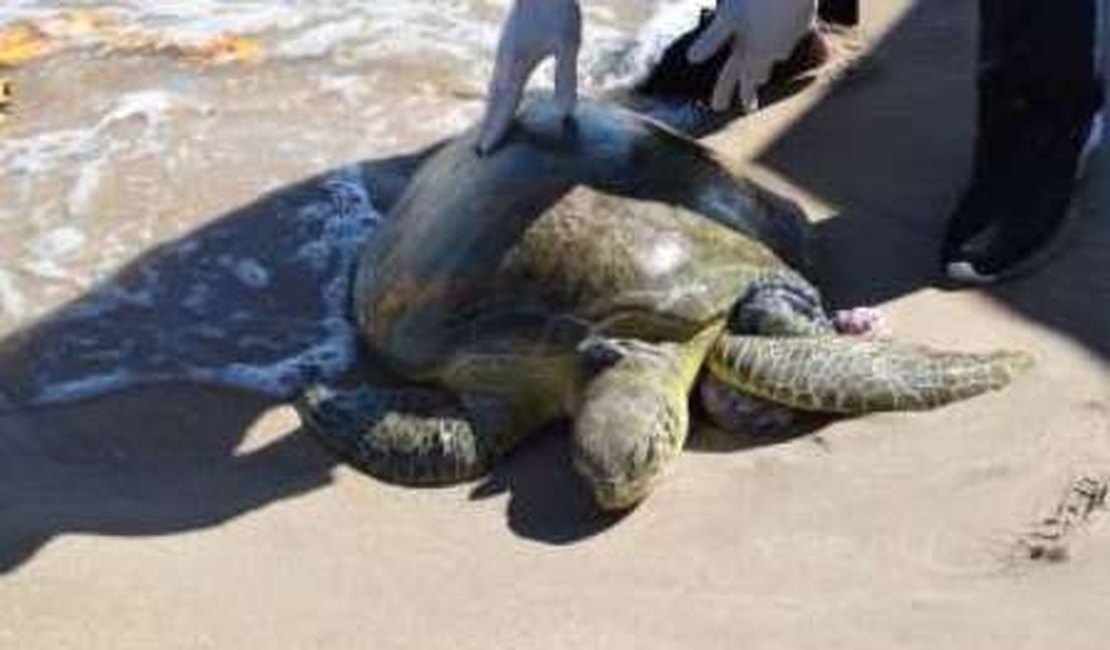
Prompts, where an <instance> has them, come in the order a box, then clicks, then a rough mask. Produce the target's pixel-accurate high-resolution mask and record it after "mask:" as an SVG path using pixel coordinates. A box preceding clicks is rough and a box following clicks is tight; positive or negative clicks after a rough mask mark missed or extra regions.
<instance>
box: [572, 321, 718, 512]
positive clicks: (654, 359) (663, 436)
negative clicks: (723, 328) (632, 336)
mask: <svg viewBox="0 0 1110 650" xmlns="http://www.w3.org/2000/svg"><path fill="white" fill-rule="evenodd" d="M719 331H720V330H719V328H711V329H710V330H707V331H706V332H703V333H701V334H699V335H698V336H696V337H695V338H694V339H693V340H692V341H691V342H688V343H685V344H676V343H663V344H650V343H645V342H641V341H626V340H617V341H614V340H602V341H600V342H599V343H598V344H597V347H598V348H599V350H598V351H597V353H596V355H595V354H591V351H590V350H586V351H585V352H586V356H587V358H590V357H594V356H597V357H602V358H603V360H602V364H603V365H604V366H605V367H604V369H603V370H601V371H600V372H599V373H598V374H597V375H596V376H594V378H593V379H592V380H591V381H590V383H589V384H588V385H587V387H586V391H585V395H584V397H583V401H582V407H581V409H580V410H579V413H578V417H577V418H576V420H575V424H574V466H575V469H576V470H577V471H578V473H579V474H580V475H581V476H582V478H583V479H585V481H586V482H587V483H588V484H589V486H590V488H591V489H592V490H593V493H594V497H595V499H596V501H597V504H598V505H599V506H600V507H601V508H603V509H605V510H625V509H628V508H631V507H633V506H635V505H636V504H637V503H639V502H640V501H641V500H642V499H643V498H644V497H646V496H647V495H648V494H649V493H650V492H651V490H652V488H653V487H654V485H655V483H656V481H657V479H658V478H659V477H660V476H661V475H662V474H663V471H664V470H665V469H666V467H667V466H668V465H669V463H670V461H672V460H673V459H674V458H676V457H677V456H678V454H679V453H680V452H681V451H682V447H683V445H684V444H685V441H686V435H687V433H688V432H689V428H690V426H689V424H690V414H689V393H690V389H691V387H692V385H693V382H694V380H695V378H696V377H697V373H698V368H699V367H700V365H701V361H702V359H704V357H705V352H706V350H707V349H708V346H709V345H710V343H711V340H712V339H713V338H715V337H716V336H717V335H718V332H719Z"/></svg>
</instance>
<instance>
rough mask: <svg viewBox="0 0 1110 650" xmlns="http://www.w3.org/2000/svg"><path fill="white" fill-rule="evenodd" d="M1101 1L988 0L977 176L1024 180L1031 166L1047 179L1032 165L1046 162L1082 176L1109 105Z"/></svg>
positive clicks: (982, 36) (983, 16) (983, 3)
mask: <svg viewBox="0 0 1110 650" xmlns="http://www.w3.org/2000/svg"><path fill="white" fill-rule="evenodd" d="M1099 1H1100V0H980V2H979V10H980V24H979V69H978V91H979V93H978V95H979V102H978V114H977V129H978V140H977V143H976V159H975V175H976V176H977V177H979V176H984V175H988V176H995V177H997V176H998V175H999V174H1002V175H1003V176H1006V177H1010V176H1013V180H1014V182H1022V181H1023V180H1024V179H1022V178H1021V177H1022V176H1024V173H1023V171H1024V170H1025V169H1026V168H1028V169H1037V170H1038V171H1037V172H1035V173H1038V174H1039V173H1042V172H1041V171H1039V170H1040V169H1042V168H1043V165H1037V164H1029V163H1034V162H1037V161H1038V160H1040V161H1041V162H1043V161H1044V158H1045V157H1049V158H1050V159H1057V161H1058V162H1060V163H1062V164H1061V165H1060V166H1061V167H1063V168H1065V169H1067V170H1069V171H1068V172H1067V173H1071V171H1073V170H1074V159H1075V158H1076V157H1077V156H1078V153H1079V150H1080V149H1082V146H1083V144H1084V142H1085V140H1086V136H1087V129H1086V128H1085V127H1086V126H1087V124H1088V122H1089V121H1090V118H1091V116H1092V115H1094V113H1095V112H1096V111H1097V110H1098V109H1099V107H1101V105H1102V103H1103V83H1102V80H1101V79H1100V78H1099V75H1098V74H1097V70H1096V62H1095V55H1094V52H1095V39H1096V38H1097V31H1098V29H1097V22H1098V19H1099V16H1098V6H1097V3H1098V2H1099ZM1061 173H1064V172H1061ZM1065 180H1069V179H1061V181H1065Z"/></svg>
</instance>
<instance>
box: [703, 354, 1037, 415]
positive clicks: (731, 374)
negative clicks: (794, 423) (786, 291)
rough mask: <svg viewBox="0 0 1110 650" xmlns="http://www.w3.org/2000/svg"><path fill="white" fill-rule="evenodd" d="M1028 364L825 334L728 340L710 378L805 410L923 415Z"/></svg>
mask: <svg viewBox="0 0 1110 650" xmlns="http://www.w3.org/2000/svg"><path fill="white" fill-rule="evenodd" d="M1031 365H1032V359H1031V358H1030V357H1029V355H1027V354H1024V353H1021V352H992V353H986V354H969V353H960V352H943V351H937V350H931V349H929V348H925V347H921V346H913V345H906V344H899V343H895V342H892V341H888V340H866V339H859V338H855V337H846V336H837V335H827V336H817V337H788V338H771V337H763V336H736V335H725V336H722V337H721V338H720V340H719V341H718V342H717V344H716V345H715V346H714V347H713V349H712V350H711V351H710V353H709V356H708V367H709V370H710V372H712V373H713V375H714V376H715V377H717V378H718V379H720V380H721V381H724V382H725V383H727V384H729V385H731V386H733V387H735V388H737V389H739V390H741V391H744V392H746V393H749V394H752V395H755V396H757V397H762V398H764V399H768V400H772V401H775V402H778V403H780V404H784V405H786V406H790V407H792V408H796V409H800V410H805V411H820V412H828V413H842V414H849V415H859V414H864V413H872V412H878V411H920V410H927V409H932V408H936V407H939V406H943V405H945V404H949V403H951V402H955V401H959V400H962V399H967V398H970V397H974V396H976V395H979V394H982V393H985V392H988V391H992V390H997V389H1000V388H1002V387H1004V386H1006V385H1007V384H1009V383H1010V381H1011V380H1013V379H1014V378H1015V377H1016V376H1017V375H1018V374H1020V373H1021V372H1022V371H1024V370H1025V369H1027V368H1028V367H1030V366H1031Z"/></svg>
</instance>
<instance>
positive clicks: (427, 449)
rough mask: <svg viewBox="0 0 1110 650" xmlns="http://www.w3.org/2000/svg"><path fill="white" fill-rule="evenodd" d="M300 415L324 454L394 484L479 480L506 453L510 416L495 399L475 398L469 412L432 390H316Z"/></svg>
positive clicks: (301, 404)
mask: <svg viewBox="0 0 1110 650" xmlns="http://www.w3.org/2000/svg"><path fill="white" fill-rule="evenodd" d="M294 407H295V408H296V410H297V412H298V414H299V415H300V417H301V421H302V422H303V424H304V427H305V428H306V429H307V430H308V431H309V432H310V433H312V434H313V435H314V436H315V437H316V438H317V440H319V441H320V442H321V443H323V444H324V446H326V447H328V448H329V449H331V450H332V451H333V452H335V453H337V454H338V455H339V456H341V457H343V458H344V459H346V460H347V461H348V462H350V463H351V464H352V465H354V466H355V467H357V468H358V469H360V470H362V471H364V472H366V473H368V474H370V475H371V476H374V477H376V478H379V479H381V480H383V481H387V482H390V483H398V484H401V485H416V486H418V485H428V486H430V485H447V484H452V483H459V482H463V481H468V480H473V479H475V478H478V477H480V476H482V475H483V474H485V473H486V472H488V471H489V468H490V464H491V463H492V462H493V461H494V460H495V459H496V458H497V457H498V456H499V455H501V454H502V453H504V451H505V449H506V447H507V446H506V445H505V444H504V439H505V438H506V428H507V423H508V419H507V413H506V411H505V410H504V409H503V408H502V407H501V404H500V402H499V400H497V399H496V398H488V399H487V398H475V399H473V400H470V401H469V403H468V404H467V405H466V406H464V405H463V404H462V403H461V402H460V400H458V399H455V398H454V397H452V396H451V395H450V394H448V393H446V392H444V391H437V390H433V389H425V388H381V387H375V386H362V387H359V388H356V389H352V390H336V389H332V388H328V387H324V386H316V387H313V388H311V389H309V390H308V391H306V392H305V393H304V394H303V395H302V396H301V397H300V398H299V399H298V400H297V401H296V402H295V403H294Z"/></svg>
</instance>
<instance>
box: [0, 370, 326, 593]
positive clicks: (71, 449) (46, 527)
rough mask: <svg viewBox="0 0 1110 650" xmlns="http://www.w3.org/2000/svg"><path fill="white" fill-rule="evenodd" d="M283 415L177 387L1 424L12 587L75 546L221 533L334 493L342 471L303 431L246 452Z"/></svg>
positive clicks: (4, 536)
mask: <svg viewBox="0 0 1110 650" xmlns="http://www.w3.org/2000/svg"><path fill="white" fill-rule="evenodd" d="M273 406H275V403H274V402H273V400H269V399H266V398H262V397H259V396H257V395H251V394H247V393H242V392H232V391H227V390H223V389H219V388H212V387H202V386H195V385H185V384H173V385H163V386H153V387H145V388H141V389H135V390H129V391H124V392H121V393H115V394H112V395H109V396H106V397H103V398H100V399H96V400H91V401H88V402H85V403H82V404H77V405H72V406H66V407H57V408H51V409H43V410H36V411H31V412H19V413H11V414H4V415H2V416H0V575H2V574H4V573H8V572H11V571H14V570H15V569H17V568H18V567H20V566H21V565H23V564H24V563H25V562H27V561H28V560H30V559H31V558H32V557H34V555H35V554H36V553H37V552H38V551H39V550H40V549H42V548H43V547H44V546H46V545H47V544H49V543H50V542H51V541H52V540H55V539H57V538H59V537H61V536H64V535H67V534H85V535H104V536H114V537H137V536H144V537H145V536H155V535H167V534H173V533H182V532H187V531H193V530H199V529H204V528H211V527H215V526H218V525H220V524H223V523H225V522H227V521H229V520H232V519H234V518H236V517H239V516H241V515H243V514H246V513H248V512H251V511H253V510H255V509H257V508H260V507H262V506H265V505H268V504H271V503H274V502H276V501H280V500H283V499H288V498H291V497H295V496H298V495H303V494H306V493H308V492H311V491H313V490H316V489H319V488H321V487H324V486H326V485H327V484H329V483H330V482H331V470H332V468H333V467H335V465H336V462H335V460H334V459H332V458H331V457H330V456H329V455H327V454H326V453H324V452H323V451H322V450H321V449H319V448H318V447H317V445H316V444H315V442H314V441H312V440H311V439H309V437H308V436H306V435H304V434H302V433H300V432H298V431H296V430H295V429H296V427H294V428H293V429H294V430H290V431H287V432H285V433H284V434H282V435H278V436H276V437H275V438H273V439H267V440H265V441H245V440H244V436H245V434H246V432H248V431H249V430H250V428H251V426H252V425H253V424H254V423H255V422H256V421H257V420H258V419H259V418H260V417H261V416H263V415H264V414H265V413H267V412H268V411H269V409H271V408H272V407H273ZM244 442H248V443H249V445H250V448H244Z"/></svg>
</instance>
